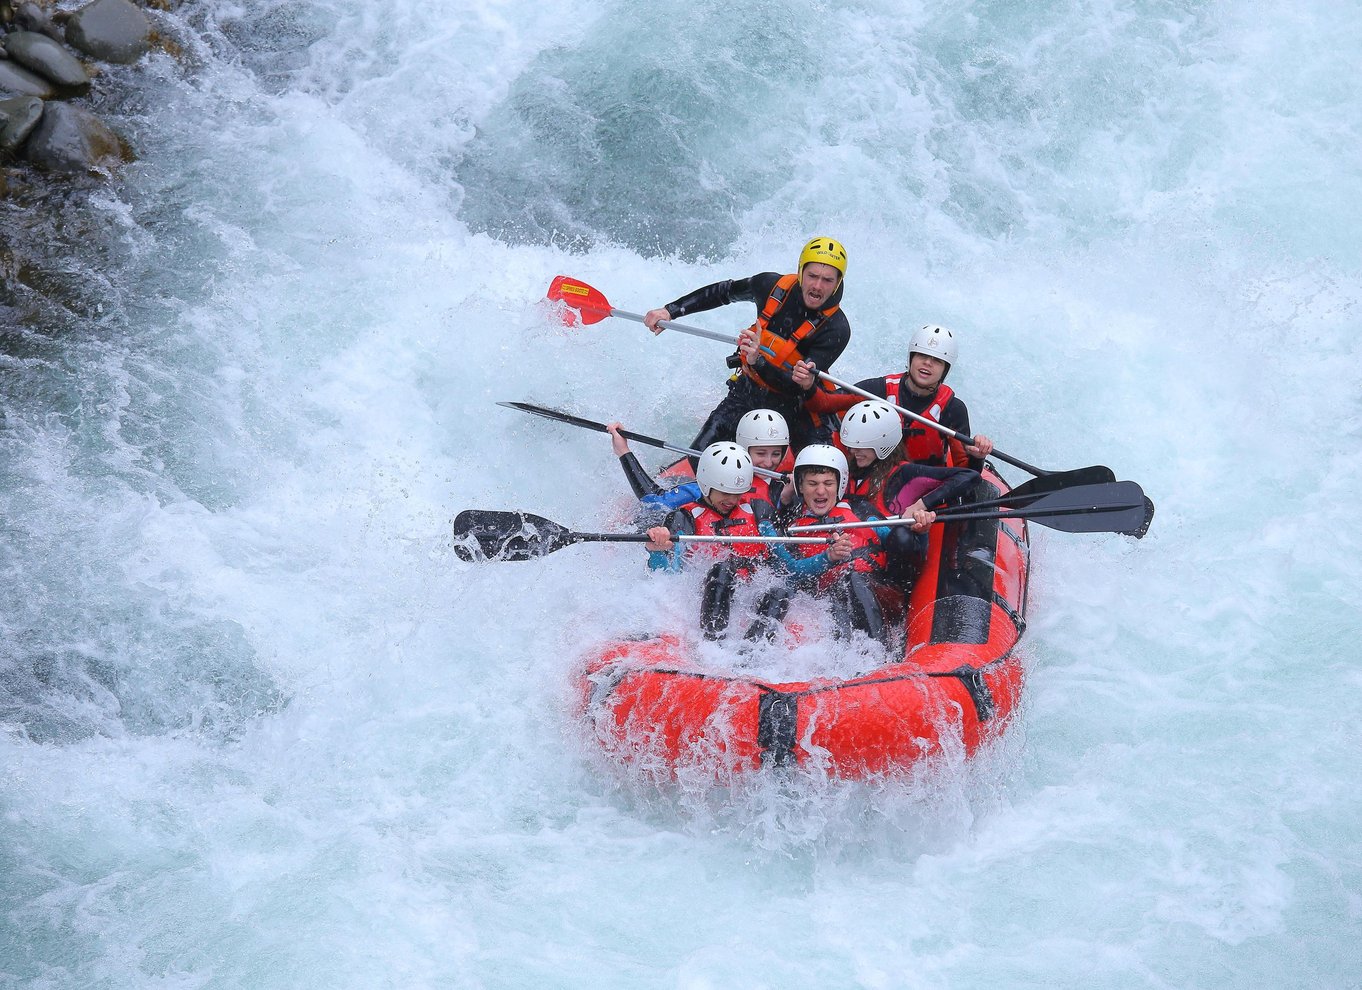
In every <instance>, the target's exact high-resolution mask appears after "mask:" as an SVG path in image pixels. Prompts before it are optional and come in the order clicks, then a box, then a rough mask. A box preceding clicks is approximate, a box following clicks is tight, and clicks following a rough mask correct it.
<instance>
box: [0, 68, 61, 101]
mask: <svg viewBox="0 0 1362 990" xmlns="http://www.w3.org/2000/svg"><path fill="white" fill-rule="evenodd" d="M10 95H13V96H37V97H40V98H41V99H44V100H47V99H51V98H52V97H53V96H56V95H57V91H56V90H55V89H53V88H52V84H51V83H50V82H48V81H47V80H46V79H44V78H43V77H42V76H35V75H34V74H33V73H31V72H29V71H28V70H27V69H24V68H21V67H20V66H18V65H15V64H14V63H13V62H0V96H10Z"/></svg>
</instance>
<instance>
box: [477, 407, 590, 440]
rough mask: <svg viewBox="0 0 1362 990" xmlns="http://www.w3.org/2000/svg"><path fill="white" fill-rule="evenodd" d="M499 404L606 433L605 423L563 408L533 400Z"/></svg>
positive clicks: (532, 414)
mask: <svg viewBox="0 0 1362 990" xmlns="http://www.w3.org/2000/svg"><path fill="white" fill-rule="evenodd" d="M497 405H499V406H505V407H506V408H507V409H515V410H516V411H518V412H524V413H529V414H530V415H531V416H543V417H544V418H545V419H551V420H554V421H555V422H559V423H567V424H568V425H569V426H580V427H582V428H584V429H587V430H595V431H596V432H597V433H605V432H607V431H606V428H605V424H604V423H594V422H592V421H591V420H589V419H583V418H582V417H581V416H574V415H572V414H571V413H565V412H563V411H562V410H561V409H550V408H549V407H548V406H537V405H535V404H534V403H533V402H498V403H497Z"/></svg>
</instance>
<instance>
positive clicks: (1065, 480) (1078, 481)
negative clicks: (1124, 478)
mask: <svg viewBox="0 0 1362 990" xmlns="http://www.w3.org/2000/svg"><path fill="white" fill-rule="evenodd" d="M1115 480H1116V472H1115V471H1113V470H1112V469H1111V468H1109V467H1106V466H1105V465H1102V464H1093V465H1091V466H1090V467H1081V468H1074V469H1073V470H1072V471H1053V472H1051V473H1050V474H1042V475H1041V476H1040V477H1038V478H1032V479H1031V480H1030V481H1027V482H1025V483H1023V484H1020V485H1018V486H1017V487H1016V488H1014V489H1012V491H1011V492H1009V493H1008V495H1007V496H1005V497H1007V498H1009V499H1023V498H1026V497H1027V496H1030V495H1045V494H1048V493H1049V492H1057V491H1061V490H1062V489H1065V488H1077V487H1078V486H1080V485H1106V484H1110V483H1111V482H1113V481H1115Z"/></svg>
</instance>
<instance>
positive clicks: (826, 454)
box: [794, 443, 847, 502]
mask: <svg viewBox="0 0 1362 990" xmlns="http://www.w3.org/2000/svg"><path fill="white" fill-rule="evenodd" d="M803 467H821V468H831V469H832V470H834V471H836V472H837V501H839V502H840V501H842V496H843V495H845V494H846V493H847V455H846V454H844V453H842V452H841V451H840V450H838V449H837V448H836V447H834V446H832V445H831V444H826V443H811V444H809V445H808V446H807V447H805V448H804V449H803V450H801V451H800V452H799V456H798V457H796V458H795V462H794V476H795V483H796V484H798V483H799V469H800V468H803Z"/></svg>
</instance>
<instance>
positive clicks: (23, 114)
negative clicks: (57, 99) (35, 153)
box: [0, 96, 43, 153]
mask: <svg viewBox="0 0 1362 990" xmlns="http://www.w3.org/2000/svg"><path fill="white" fill-rule="evenodd" d="M42 115H43V101H42V100H40V99H38V98H37V97H36V96H15V97H13V98H11V99H8V100H0V151H7V152H11V153H12V152H13V151H14V149H15V148H17V147H19V145H21V144H23V143H24V138H26V137H28V135H29V133H30V132H31V131H32V130H33V128H35V127H37V126H38V121H39V120H40V119H41V118H42Z"/></svg>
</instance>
